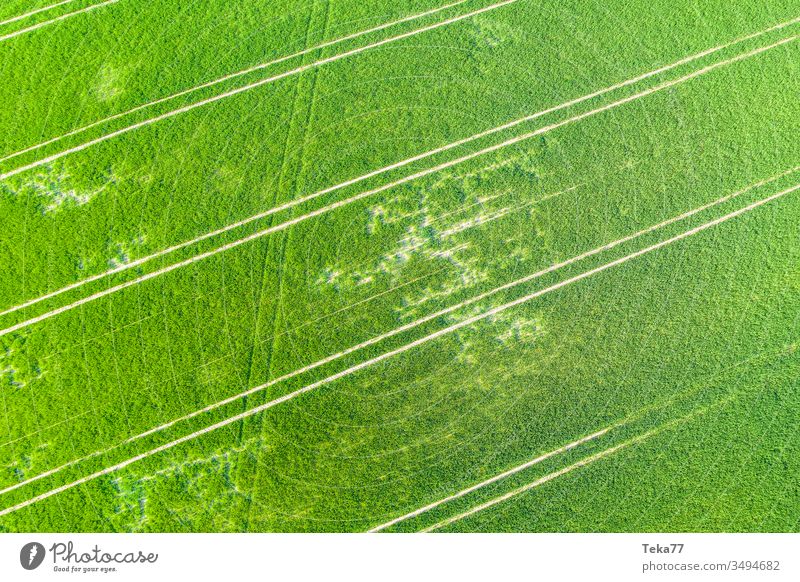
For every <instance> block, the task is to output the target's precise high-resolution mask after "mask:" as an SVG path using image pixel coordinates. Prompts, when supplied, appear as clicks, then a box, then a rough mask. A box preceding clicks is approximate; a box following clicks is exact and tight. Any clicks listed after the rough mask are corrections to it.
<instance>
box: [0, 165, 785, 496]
mask: <svg viewBox="0 0 800 582" xmlns="http://www.w3.org/2000/svg"><path fill="white" fill-rule="evenodd" d="M797 171H800V166H797V167H795V168H792V169H790V170H786V171H784V172H781V173H779V174H776V175H775V176H772V177H771V178H767V179H765V180H761V181H759V182H756V183H755V184H752V185H750V186H747V187H746V188H743V189H741V190H738V191H736V192H733V193H732V194H727V195H725V196H722V197H721V198H718V199H717V200H714V201H713V202H709V203H708V204H703V205H702V206H698V207H696V208H693V209H691V210H689V211H687V212H684V213H683V214H680V215H678V216H674V217H672V218H669V219H667V220H664V221H662V222H659V223H658V224H654V225H651V226H649V227H647V228H645V229H642V230H640V231H638V232H635V233H632V234H630V235H627V236H624V237H622V238H619V239H617V240H615V241H612V242H610V243H607V244H605V245H602V246H599V247H596V248H594V249H591V250H589V251H586V252H585V253H582V254H580V255H576V256H574V257H572V258H569V259H567V260H565V261H561V262H560V263H556V264H554V265H551V266H549V267H547V268H546V269H542V270H540V271H537V272H535V273H531V274H530V275H526V276H525V277H521V278H520V279H516V280H514V281H511V282H509V283H506V284H504V285H501V286H499V287H495V288H494V289H490V290H489V291H485V292H484V293H481V294H479V295H476V296H474V297H471V298H470V299H466V300H464V301H462V302H460V303H457V304H455V305H451V306H450V307H446V308H444V309H442V310H439V311H436V312H434V313H431V314H428V315H426V316H423V317H421V318H419V319H416V320H414V321H411V322H409V323H407V324H405V325H402V326H400V327H397V328H395V329H393V330H390V331H388V332H386V333H383V334H381V335H378V336H375V337H373V338H370V339H368V340H366V341H363V342H361V343H359V344H356V345H353V346H351V347H349V348H347V349H345V350H342V351H340V352H337V353H335V354H332V355H330V356H327V357H326V358H323V359H321V360H317V361H316V362H313V363H311V364H308V365H307V366H304V367H302V368H298V369H297V370H294V371H292V372H289V373H288V374H284V375H283V376H279V377H278V378H275V379H273V380H270V381H269V382H266V383H264V384H261V385H259V386H255V387H253V388H249V389H247V390H245V391H243V392H239V393H238V394H234V395H232V396H229V397H227V398H225V399H223V400H219V401H217V402H214V403H212V404H209V405H208V406H205V407H203V408H201V409H199V410H195V411H194V412H190V413H189V414H186V415H184V416H181V417H179V418H175V419H173V420H171V421H169V422H166V423H164V424H161V425H159V426H156V427H154V428H151V429H149V430H147V431H145V432H142V433H139V434H137V435H135V436H132V437H129V438H127V439H125V440H124V441H122V442H120V443H119V444H116V445H114V446H111V447H108V448H106V449H101V450H97V451H94V452H93V453H90V454H88V455H86V456H84V457H80V458H78V459H73V460H72V461H69V462H67V463H65V464H63V465H60V466H58V467H55V468H54V469H50V470H48V471H45V472H43V473H40V474H38V475H35V476H33V477H30V478H29V479H26V480H24V481H20V482H18V483H15V484H14V485H11V486H9V487H6V488H5V489H2V490H0V495H3V494H5V493H9V492H10V491H14V490H15V489H19V488H21V487H24V486H25V485H28V484H30V483H33V482H35V481H39V480H40V479H44V478H45V477H50V476H52V475H55V474H56V473H59V472H61V471H63V470H64V469H67V468H69V467H73V466H75V465H77V464H79V463H82V462H84V461H88V460H89V459H93V458H95V457H98V456H100V455H104V454H106V453H109V452H111V451H113V450H115V449H117V448H119V447H121V446H124V445H127V444H130V443H133V442H135V441H137V440H141V439H143V438H145V437H147V436H150V435H153V434H156V433H159V432H162V431H164V430H166V429H168V428H170V427H172V426H175V425H176V424H179V423H181V422H185V421H187V420H191V419H192V418H195V417H197V416H200V415H202V414H205V413H207V412H211V411H213V410H216V409H218V408H221V407H222V406H225V405H227V404H230V403H232V402H235V401H237V400H240V399H242V398H244V397H245V396H250V395H252V394H255V393H257V392H261V391H263V390H266V389H267V388H270V387H272V386H275V385H277V384H280V383H282V382H285V381H287V380H290V379H291V378H294V377H296V376H299V375H301V374H305V373H306V372H310V371H312V370H315V369H317V368H319V367H321V366H324V365H326V364H330V363H332V362H334V361H336V360H338V359H341V358H343V357H344V356H347V355H350V354H352V353H355V352H357V351H359V350H362V349H364V348H367V347H369V346H372V345H375V344H378V343H380V342H382V341H384V340H387V339H389V338H392V337H394V336H396V335H399V334H401V333H404V332H406V331H410V330H412V329H414V328H417V327H419V326H421V325H423V324H425V323H428V322H430V321H433V320H435V319H438V318H440V317H444V316H446V315H449V314H451V313H453V312H455V311H458V310H460V309H463V308H465V307H469V306H470V305H473V304H475V303H478V302H480V301H483V300H484V299H488V298H490V297H492V296H494V295H496V294H498V293H501V292H503V291H507V290H509V289H512V288H514V287H518V286H519V285H523V284H525V283H528V282H530V281H533V280H535V279H538V278H540V277H542V276H544V275H547V274H549V273H553V272H555V271H557V270H559V269H562V268H564V267H567V266H569V265H572V264H574V263H577V262H579V261H582V260H584V259H587V258H589V257H592V256H594V255H597V254H599V253H602V252H604V251H607V250H611V249H613V248H615V247H617V246H619V245H622V244H624V243H626V242H629V241H631V240H634V239H636V238H639V237H641V236H643V235H645V234H648V233H651V232H654V231H656V230H658V229H660V228H664V227H666V226H669V225H670V224H674V223H676V222H679V221H681V220H685V219H687V218H689V217H691V216H694V215H696V214H698V213H700V212H703V211H704V210H707V209H709V208H712V207H714V206H718V205H720V204H723V203H725V202H727V201H729V200H732V199H734V198H736V197H738V196H741V195H742V194H745V193H747V192H750V191H752V190H754V189H756V188H759V187H761V186H765V185H767V184H769V183H771V182H774V181H775V180H778V179H780V178H783V177H785V176H788V175H790V174H792V173H794V172H797ZM552 196H553V195H550V197H552Z"/></svg>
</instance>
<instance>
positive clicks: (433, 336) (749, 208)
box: [0, 184, 800, 517]
mask: <svg viewBox="0 0 800 582" xmlns="http://www.w3.org/2000/svg"><path fill="white" fill-rule="evenodd" d="M797 190H800V184H797V185H795V186H792V187H791V188H787V189H785V190H782V191H780V192H777V193H775V194H772V195H771V196H768V197H766V198H763V199H761V200H758V201H756V202H753V203H751V204H749V205H747V206H745V207H743V208H740V209H738V210H735V211H733V212H730V213H728V214H725V215H724V216H721V217H719V218H716V219H714V220H711V221H709V222H706V223H704V224H701V225H700V226H696V227H694V228H692V229H690V230H687V231H685V232H682V233H681V234H679V235H676V236H673V237H671V238H668V239H665V240H663V241H660V242H658V243H656V244H653V245H650V246H648V247H645V248H643V249H640V250H638V251H636V252H633V253H631V254H628V255H625V256H623V257H620V258H618V259H616V260H614V261H611V262H609V263H605V264H603V265H601V266H599V267H595V268H593V269H590V270H588V271H584V272H583V273H581V274H579V275H576V276H574V277H570V278H569V279H565V280H563V281H560V282H559V283H556V284H554V285H551V286H549V287H546V288H544V289H541V290H539V291H535V292H533V293H530V294H528V295H525V296H523V297H520V298H518V299H515V300H514V301H510V302H508V303H505V304H503V305H499V306H497V307H494V308H492V309H489V310H487V311H484V312H483V313H480V314H477V315H474V316H472V317H469V318H467V319H464V320H462V321H460V322H457V323H455V324H452V325H450V326H447V327H445V328H443V329H440V330H438V331H436V332H433V333H431V334H429V335H426V336H424V337H422V338H419V339H417V340H415V341H413V342H410V343H408V344H405V345H403V346H401V347H399V348H396V349H394V350H391V351H388V352H384V353H383V354H381V355H379V356H376V357H374V358H371V359H369V360H366V361H364V362H361V363H360V364H356V365H354V366H351V367H350V368H347V369H345V370H343V371H341V372H337V373H336V374H333V375H331V376H328V377H327V378H323V379H322V380H318V381H316V382H313V383H311V384H308V385H306V386H304V387H303V388H300V389H298V390H295V391H294V392H290V393H288V394H285V395H284V396H281V397H279V398H276V399H274V400H271V401H269V402H267V403H265V404H262V405H260V406H257V407H255V408H253V409H251V410H247V411H245V412H242V413H240V414H237V415H235V416H232V417H229V418H227V419H225V420H222V421H219V422H217V423H214V424H212V425H210V426H207V427H205V428H203V429H200V430H198V431H195V432H192V433H190V434H187V435H185V436H183V437H180V438H178V439H175V440H173V441H170V442H168V443H165V444H163V445H161V446H158V447H156V448H154V449H151V450H149V451H145V452H143V453H140V454H138V455H136V456H134V457H131V458H129V459H126V460H125V461H122V462H119V463H117V464H114V465H111V466H109V467H106V468H104V469H101V470H99V471H96V472H95V473H92V474H90V475H86V476H84V477H81V478H80V479H77V480H76V481H72V482H70V483H67V484H65V485H61V486H60V487H56V488H55V489H51V490H49V491H46V492H44V493H41V494H39V495H36V496H34V497H31V498H30V499H27V500H26V501H23V502H21V503H18V504H16V505H12V506H10V507H7V508H5V509H3V510H0V517H2V516H4V515H8V514H9V513H12V512H14V511H17V510H19V509H22V508H24V507H27V506H29V505H32V504H34V503H37V502H38V501H42V500H44V499H47V498H49V497H52V496H53V495H57V494H58V493H61V492H64V491H67V490H69V489H72V488H73V487H77V486H78V485H82V484H84V483H87V482H89V481H92V480H94V479H97V478H98V477H102V476H103V475H108V474H110V473H113V472H115V471H118V470H120V469H123V468H125V467H128V466H129V465H132V464H134V463H136V462H138V461H141V460H143V459H146V458H148V457H151V456H153V455H155V454H158V453H161V452H163V451H166V450H169V449H171V448H173V447H176V446H178V445H180V444H182V443H185V442H187V441H190V440H192V439H195V438H197V437H199V436H202V435H204V434H208V433H210V432H213V431H215V430H218V429H220V428H223V427H225V426H228V425H230V424H232V423H235V422H238V421H240V420H242V419H244V418H248V417H250V416H254V415H256V414H259V413H261V412H264V411H266V410H269V409H270V408H273V407H275V406H277V405H279V404H282V403H284V402H287V401H289V400H292V399H294V398H297V397H298V396H301V395H303V394H305V393H307V392H311V391H313V390H316V389H317V388H320V387H321V386H325V385H327V384H330V383H332V382H335V381H336V380H339V379H341V378H344V377H347V376H351V375H353V374H355V373H356V372H359V371H360V370H364V369H366V368H369V367H371V366H374V365H375V364H378V363H380V362H383V361H385V360H388V359H390V358H393V357H394V356H397V355H400V354H402V353H405V352H407V351H409V350H412V349H413V348H415V347H418V346H420V345H423V344H426V343H428V342H431V341H433V340H435V339H437V338H440V337H442V336H445V335H447V334H450V333H452V332H454V331H457V330H459V329H462V328H464V327H467V326H470V325H472V324H474V323H477V322H479V321H482V320H484V319H487V318H489V317H493V316H495V315H497V314H499V313H502V312H504V311H507V310H509V309H512V308H514V307H517V306H519V305H522V304H524V303H528V302H530V301H532V300H534V299H536V298H538V297H542V296H543V295H546V294H548V293H552V292H553V291H557V290H559V289H561V288H563V287H566V286H568V285H571V284H573V283H577V282H579V281H582V280H584V279H587V278H589V277H592V276H594V275H596V274H598V273H602V272H603V271H606V270H608V269H611V268H613V267H617V266H619V265H622V264H625V263H627V262H629V261H631V260H633V259H636V258H638V257H641V256H643V255H646V254H648V253H651V252H653V251H656V250H658V249H661V248H663V247H665V246H668V245H670V244H673V243H676V242H679V241H681V240H683V239H686V238H688V237H690V236H693V235H695V234H698V233H700V232H704V231H706V230H708V229H710V228H713V227H715V226H717V225H719V224H722V223H725V222H727V221H729V220H732V219H734V218H736V217H738V216H741V215H743V214H746V213H747V212H751V211H752V210H755V209H757V208H759V207H761V206H763V205H765V204H768V203H769V202H772V201H775V200H778V199H779V198H782V197H784V196H787V195H789V194H791V193H793V192H795V191H797ZM618 448H619V446H618ZM7 490H8V489H7ZM7 490H6V491H7Z"/></svg>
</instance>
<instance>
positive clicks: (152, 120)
mask: <svg viewBox="0 0 800 582" xmlns="http://www.w3.org/2000/svg"><path fill="white" fill-rule="evenodd" d="M109 1H111V2H118V1H119V0H109ZM518 1H519V0H503V1H502V2H498V3H496V4H492V5H490V6H486V7H484V8H480V9H478V10H473V11H471V12H468V13H466V14H461V15H459V16H455V17H453V18H448V19H447V20H443V21H441V22H437V23H435V24H429V25H428V26H423V27H422V28H418V29H416V30H411V31H409V32H404V33H403V34H398V35H396V36H391V37H389V38H386V39H383V40H380V41H377V42H374V43H371V44H368V45H365V46H363V47H359V48H356V49H352V50H349V51H345V52H343V53H340V54H338V55H333V56H331V57H327V58H324V59H320V60H318V61H315V62H313V63H309V64H307V65H302V66H300V67H297V68H295V69H291V70H289V71H285V72H283V73H279V74H277V75H273V76H271V77H267V78H266V79H261V80H260V81H256V82H254V83H250V84H247V85H243V86H242V87H237V88H236V89H231V90H230V91H226V92H224V93H221V94H219V95H215V96H214V97H209V98H207V99H203V100H201V101H196V102H195V103H191V104H189V105H184V106H183V107H179V108H178V109H174V110H172V111H168V112H166V113H162V114H161V115H157V116H155V117H151V118H150V119H145V120H143V121H140V122H138V123H134V124H132V125H129V126H128V127H124V128H122V129H118V130H116V131H112V132H111V133H108V134H106V135H104V136H101V137H98V138H95V139H93V140H90V141H87V142H85V143H83V144H81V145H78V146H75V147H72V148H69V149H66V150H63V151H61V152H58V153H56V154H53V155H50V156H47V157H45V158H42V159H40V160H38V161H36V162H31V163H30V164H26V165H24V166H20V167H19V168H15V169H13V170H9V171H7V172H5V173H3V174H0V180H5V179H7V178H10V177H12V176H16V175H18V174H21V173H23V172H26V171H28V170H32V169H34V168H39V167H41V166H44V165H47V164H50V163H52V162H54V161H56V160H60V159H61V158H63V157H66V156H68V155H71V154H74V153H78V152H81V151H83V150H86V149H88V148H90V147H92V146H95V145H97V144H100V143H103V142H105V141H108V140H110V139H113V138H115V137H118V136H120V135H124V134H126V133H129V132H131V131H134V130H136V129H140V128H142V127H146V126H148V125H152V124H154V123H157V122H159V121H163V120H165V119H170V118H172V117H175V116H177V115H180V114H182V113H186V112H187V111H192V110H193V109H197V108H198V107H203V106H205V105H210V104H211V103H216V102H217V101H221V100H223V99H227V98H228V97H233V96H234V95H238V94H240V93H244V92H245V91H250V90H251V89H255V88H256V87H261V86H263V85H267V84H269V83H274V82H275V81H279V80H280V79H285V78H286V77H290V76H292V75H297V74H300V73H303V72H305V71H310V70H312V69H315V68H317V67H321V66H323V65H327V64H329V63H333V62H336V61H339V60H342V59H345V58H347V57H351V56H353V55H357V54H360V53H363V52H366V51H368V50H371V49H374V48H378V47H381V46H384V45H387V44H390V43H393V42H397V41H399V40H404V39H406V38H411V37H414V36H417V35H418V34H422V33H424V32H429V31H431V30H436V29H437V28H441V27H443V26H447V25H449V24H454V23H456V22H460V21H462V20H466V19H467V18H472V17H474V16H478V15H480V14H484V13H487V12H490V11H492V10H496V9H498V8H501V7H503V6H507V5H509V4H514V3H515V2H518ZM0 40H2V39H1V38H0Z"/></svg>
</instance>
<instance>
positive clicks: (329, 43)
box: [0, 0, 469, 162]
mask: <svg viewBox="0 0 800 582" xmlns="http://www.w3.org/2000/svg"><path fill="white" fill-rule="evenodd" d="M69 1H72V0H69ZM468 1H469V0H459V1H458V2H453V3H451V4H447V5H445V6H441V7H440V8H434V9H432V10H428V11H427V12H421V13H418V14H412V15H410V16H406V17H403V18H400V19H398V20H393V21H391V22H387V23H386V24H381V25H380V26H376V27H374V28H370V29H367V30H361V31H359V32H355V33H352V34H349V35H347V36H343V37H341V38H337V39H334V40H329V41H327V42H323V43H321V44H318V45H315V46H313V47H310V48H307V49H304V50H302V51H299V52H296V53H293V54H291V55H286V56H283V57H279V58H277V59H275V60H272V61H269V62H266V63H261V64H259V65H254V66H252V67H248V68H246V69H242V70H241V71H236V72H235V73H230V74H228V75H224V76H222V77H219V78H218V79H215V80H213V81H208V82H207V83H203V84H201V85H196V86H194V87H190V88H189V89H184V90H183V91H179V92H177V93H173V94H171V95H167V96H166V97H162V98H160V99H156V100H154V101H148V102H147V103H143V104H142V105H137V106H136V107H133V108H131V109H127V110H126V111H122V112H120V113H115V114H114V115H110V116H108V117H105V118H103V119H100V120H98V121H94V122H92V123H90V124H88V125H84V126H82V127H79V128H77V129H73V130H71V131H68V132H67V133H64V134H62V135H59V136H56V137H54V138H51V139H48V140H47V141H43V142H41V143H38V144H36V145H32V146H29V147H26V148H25V149H22V150H19V151H16V152H13V153H10V154H7V155H5V156H3V157H0V162H5V161H8V160H10V159H13V158H16V157H18V156H21V155H23V154H27V153H29V152H32V151H36V150H38V149H40V148H43V147H45V146H48V145H51V144H54V143H56V142H59V141H61V140H62V139H66V138H68V137H72V136H74V135H78V134H80V133H83V132H85V131H88V130H90V129H92V128H94V127H97V126H99V125H103V124H105V123H108V122H110V121H114V120H116V119H120V118H122V117H125V116H127V115H131V114H132V113H136V112H137V111H142V110H143V109H147V108H149V107H154V106H155V105H160V104H161V103H166V102H168V101H172V100H173V99H177V98H178V97H183V96H184V95H189V94H191V93H194V92H196V91H200V90H202V89H207V88H209V87H213V86H215V85H218V84H220V83H224V82H225V81H230V80H231V79H235V78H237V77H241V76H244V75H248V74H250V73H255V72H256V71H260V70H262V69H266V68H269V67H272V66H274V65H277V64H280V63H283V62H285V61H289V60H292V59H296V58H298V57H301V56H304V55H307V54H308V53H311V52H314V51H318V50H321V49H324V48H328V47H331V46H334V45H337V44H339V43H342V42H346V41H348V40H353V39H356V38H359V37H361V36H365V35H367V34H371V33H374V32H379V31H381V30H385V29H387V28H391V27H393V26H397V25H399V24H403V23H406V22H411V21H413V20H418V19H420V18H424V17H426V16H431V15H433V14H436V13H438V12H442V11H444V10H448V9H450V8H454V7H455V6H458V5H459V4H463V3H464V2H468Z"/></svg>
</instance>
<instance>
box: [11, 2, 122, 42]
mask: <svg viewBox="0 0 800 582" xmlns="http://www.w3.org/2000/svg"><path fill="white" fill-rule="evenodd" d="M119 1H120V0H106V1H105V2H101V3H100V4H92V5H91V6H87V7H86V8H81V9H80V10H76V11H75V12H69V13H67V14H63V15H61V16H58V17H56V18H53V19H52V20H46V21H44V22H40V23H39V24H34V25H33V26H29V27H27V28H23V29H20V30H17V31H15V32H10V33H8V34H6V35H3V36H0V42H3V41H4V40H10V39H12V38H15V37H17V36H21V35H23V34H27V33H29V32H33V31H34V30H38V29H40V28H43V27H45V26H49V25H51V24H55V23H57V22H61V21H62V20H66V19H67V18H72V17H73V16H78V15H79V14H84V13H86V12H90V11H91V10H95V9H97V8H102V7H103V6H109V5H110V4H116V3H117V2H119ZM62 4H63V2H62ZM55 6H58V4H56V5H55ZM34 13H35V12H34ZM34 13H29V14H34ZM23 16H24V15H23ZM19 18H22V17H18V18H17V19H19ZM9 22H10V21H9Z"/></svg>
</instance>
